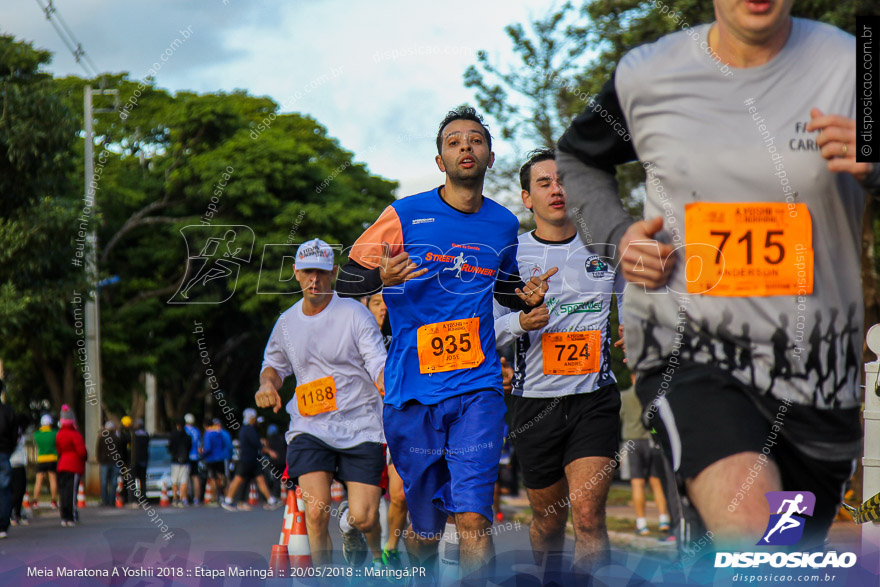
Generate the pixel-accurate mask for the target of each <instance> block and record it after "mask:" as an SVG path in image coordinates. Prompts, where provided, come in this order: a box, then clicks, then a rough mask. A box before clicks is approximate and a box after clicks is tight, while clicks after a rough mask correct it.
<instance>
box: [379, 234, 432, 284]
mask: <svg viewBox="0 0 880 587" xmlns="http://www.w3.org/2000/svg"><path fill="white" fill-rule="evenodd" d="M417 268H418V266H417V265H416V264H415V263H413V262H412V261H410V259H409V254H408V253H406V252H403V253H400V254H399V255H397V256H396V257H392V256H391V245H389V244H388V243H386V242H383V243H382V259H381V261H380V262H379V276H380V277H381V278H382V284H383V285H384V286H385V287H390V286H392V285H400V284H401V283H403V282H404V281H409V280H410V279H414V278H416V277H421V276H422V275H424V274H425V273H427V272H428V268H427V267H425V268H424V269H418V271H417V270H416V269H417Z"/></svg>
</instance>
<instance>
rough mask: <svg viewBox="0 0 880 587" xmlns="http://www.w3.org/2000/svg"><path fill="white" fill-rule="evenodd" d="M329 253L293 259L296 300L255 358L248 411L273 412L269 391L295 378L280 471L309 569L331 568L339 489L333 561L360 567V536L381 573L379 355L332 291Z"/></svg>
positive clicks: (381, 349)
mask: <svg viewBox="0 0 880 587" xmlns="http://www.w3.org/2000/svg"><path fill="white" fill-rule="evenodd" d="M336 273H337V267H336V266H335V265H334V264H333V250H332V249H331V248H330V246H329V245H327V243H325V242H323V241H321V240H318V239H314V240H311V241H308V242H306V243H303V244H302V245H301V246H300V247H299V249H298V250H297V252H296V260H295V262H294V274H295V276H296V279H297V281H298V282H299V284H300V286H301V287H302V289H303V299H302V300H301V301H299V302H297V303H296V304H294V305H293V307H291V308H290V309H289V310H287V311H286V312H284V313H283V314H282V315H281V317H280V318H279V319H278V322H277V323H276V324H275V328H274V329H273V330H272V335H271V336H270V338H269V343H268V344H267V345H266V351H265V354H264V357H263V367H262V371H261V373H260V389H259V391H258V392H257V394H256V402H257V406H259V407H261V408H267V407H273V408H274V409H275V411H276V412H277V411H278V410H280V409H281V406H282V402H281V396H280V395H279V393H278V391H279V390H280V389H281V384H282V382H283V381H284V379H285V378H286V377H288V376H289V375H291V374H293V375H295V376H296V381H297V384H298V385H297V387H296V392H295V397H294V398H292V399H291V400H290V401H289V402H288V403H287V412H288V413H289V414H290V428H289V429H288V431H287V435H286V439H287V444H288V446H287V466H288V473H289V476H290V478H291V479H293V480H295V481H296V482H297V484H298V485H299V486H300V487H301V488H302V490H303V497H304V499H305V503H306V527H307V528H308V535H309V546H310V547H311V552H312V559H313V561H314V563H315V565H324V564H329V563H331V562H332V561H331V555H330V552H331V549H332V544H331V542H330V534H329V533H328V531H327V527H328V524H329V521H330V483H331V481H333V478H334V477H335V478H336V479H339V480H340V481H342V482H344V483H345V484H346V485H347V488H348V499H349V502H348V506H347V507H346V504H343V506H342V507H341V508H340V512H341V514H340V524H339V526H340V530H341V531H342V537H343V549H342V552H343V556H344V557H345V559H346V561H348V562H349V563H351V564H353V565H360V564H362V563H363V562H364V558H365V555H366V542H365V540H364V536H363V535H364V534H366V537H367V541H368V542H369V546H370V549H371V550H372V551H373V560H374V563H375V562H376V560H377V559H378V560H379V561H380V562H379V563H378V564H381V556H382V548H381V530H380V526H379V515H378V510H379V498H380V496H381V493H382V490H381V488H380V486H379V485H380V482H381V477H382V470H383V468H384V466H385V449H384V447H383V443H384V442H385V436H384V434H383V431H382V415H381V409H382V401H381V398H380V396H379V391H377V389H376V388H377V387H378V388H379V389H383V388H384V367H385V345H384V344H382V335H381V333H380V332H379V327H378V325H377V324H376V320H375V319H374V318H373V316H372V314H370V311H369V310H368V309H367V308H366V307H364V306H363V304H360V303H358V302H357V301H355V300H351V299H344V298H340V297H339V296H338V295H337V294H336V292H334V291H333V288H332V283H333V280H334V279H335V278H336Z"/></svg>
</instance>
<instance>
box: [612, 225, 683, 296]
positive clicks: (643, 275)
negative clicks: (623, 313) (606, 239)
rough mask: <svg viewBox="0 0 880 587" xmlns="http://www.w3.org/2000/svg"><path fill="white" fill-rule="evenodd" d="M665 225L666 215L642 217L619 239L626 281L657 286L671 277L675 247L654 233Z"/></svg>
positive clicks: (621, 264)
mask: <svg viewBox="0 0 880 587" xmlns="http://www.w3.org/2000/svg"><path fill="white" fill-rule="evenodd" d="M662 229H663V217H662V216H656V217H654V218H652V219H651V220H640V221H638V222H636V223H634V224H633V225H632V226H630V227H629V228H627V229H626V232H625V233H623V237H621V239H620V250H621V251H623V252H622V254H621V256H620V268H621V270H622V271H623V276H624V277H625V278H626V280H627V281H631V282H633V283H642V284H644V286H645V288H647V289H657V288H658V287H661V286H663V285H666V282H667V281H669V276H670V275H672V269H673V268H674V267H675V255H673V252H674V251H675V247H674V246H672V245H668V244H666V243H661V242H660V241H657V240H655V239H654V238H653V237H654V235H655V234H657V233H658V232H660V231H661V230H662Z"/></svg>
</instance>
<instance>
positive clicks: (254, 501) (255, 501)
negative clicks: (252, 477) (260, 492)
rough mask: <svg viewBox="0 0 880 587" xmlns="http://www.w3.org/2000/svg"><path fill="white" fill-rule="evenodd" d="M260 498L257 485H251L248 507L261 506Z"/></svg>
mask: <svg viewBox="0 0 880 587" xmlns="http://www.w3.org/2000/svg"><path fill="white" fill-rule="evenodd" d="M259 503H260V498H258V497H257V484H256V483H251V489H250V492H249V493H248V505H259Z"/></svg>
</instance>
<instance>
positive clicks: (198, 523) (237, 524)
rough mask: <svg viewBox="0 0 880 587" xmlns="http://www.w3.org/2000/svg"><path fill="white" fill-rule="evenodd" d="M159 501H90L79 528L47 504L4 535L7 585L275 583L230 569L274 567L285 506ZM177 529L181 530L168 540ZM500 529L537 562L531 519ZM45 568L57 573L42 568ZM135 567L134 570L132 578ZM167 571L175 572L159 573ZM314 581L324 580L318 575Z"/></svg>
mask: <svg viewBox="0 0 880 587" xmlns="http://www.w3.org/2000/svg"><path fill="white" fill-rule="evenodd" d="M151 505H152V506H153V508H154V512H153V513H152V514H151V513H150V512H147V511H144V510H142V509H136V510H135V509H129V508H127V507H126V508H124V509H115V508H105V507H98V506H90V507H87V508H85V509H84V510H81V512H80V514H81V515H80V523H79V524H78V525H77V526H76V527H75V528H64V527H61V525H60V518H59V517H58V513H57V512H51V511H48V510H47V509H46V508H42V509H41V510H40V512H39V513H38V515H37V516H36V518H35V519H34V520H33V521H32V523H31V524H30V525H29V526H22V527H13V528H10V530H9V538H8V539H6V540H0V585H16V586H18V585H54V584H59V583H62V584H65V585H67V584H71V585H132V586H134V585H137V586H143V585H168V584H186V585H200V586H205V587H208V586H215V585H216V586H219V585H262V584H272V581H271V580H270V581H268V582H265V583H264V581H263V579H261V578H259V577H245V578H240V577H230V576H229V575H230V573H229V568H230V567H240V568H242V569H249V570H255V571H257V574H258V573H259V572H260V571H264V570H266V569H268V567H269V555H270V552H271V547H272V544H274V543H276V542H277V540H278V537H279V534H280V531H281V521H282V514H283V510H282V509H279V510H275V511H266V510H263V509H261V508H254V509H253V510H252V511H248V512H227V511H225V510H222V509H220V508H216V507H213V508H209V507H198V508H184V509H177V508H159V507H157V506H156V504H155V502H153V503H152V504H151ZM162 525H166V526H167V527H168V530H167V532H165V533H163V532H162V531H160V528H161V526H162ZM330 531H331V538H332V540H333V545H334V563H335V564H338V565H339V566H340V567H344V561H343V558H342V553H341V550H339V549H341V545H342V539H341V536H340V534H339V530H338V528H337V527H336V524H335V523H333V518H331V525H330ZM169 534H173V536H171V537H170V538H168V539H166V536H168V535H169ZM493 534H494V538H495V543H496V549H497V551H498V552H499V553H502V554H503V555H504V556H507V558H508V559H510V560H522V561H524V562H527V563H531V562H532V561H531V560H530V559H531V555H530V550H529V548H530V547H529V538H528V527H527V526H524V525H520V524H518V523H515V522H504V523H499V524H496V525H495V526H494V527H493ZM401 547H402V544H401ZM514 553H516V554H515V555H514ZM506 566H507V567H509V566H510V564H506ZM59 568H67V569H93V570H97V571H98V572H101V571H103V570H108V571H109V572H111V573H112V572H113V569H114V568H115V569H116V570H117V572H118V573H119V574H120V575H119V576H117V577H113V576H111V577H110V578H102V577H87V578H70V577H66V578H64V580H63V581H59V577H58V569H59ZM165 569H169V570H168V571H166V570H165ZM41 570H48V571H51V572H52V573H53V575H48V576H39V575H37V574H36V573H38V572H39V571H41ZM212 570H214V571H218V572H221V573H222V575H219V576H218V577H216V578H214V579H212V578H211V577H210V576H205V575H210V574H211V571H212ZM127 572H131V574H132V576H128V577H126V576H125V575H126V573H127ZM166 572H167V573H170V574H171V576H170V577H160V576H159V575H160V574H165V573H166ZM137 573H141V576H136V574H137ZM143 575H145V576H143ZM279 583H280V582H279ZM307 583H312V584H318V583H317V582H315V581H314V580H313V581H307ZM319 583H320V584H322V585H335V584H348V583H349V581H346V580H343V579H342V578H331V579H329V580H328V579H324V580H322V581H321V582H319ZM354 583H355V584H357V583H358V582H357V581H354ZM287 584H289V581H288V582H287ZM380 584H388V581H387V580H383V581H382V582H381V583H380Z"/></svg>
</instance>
